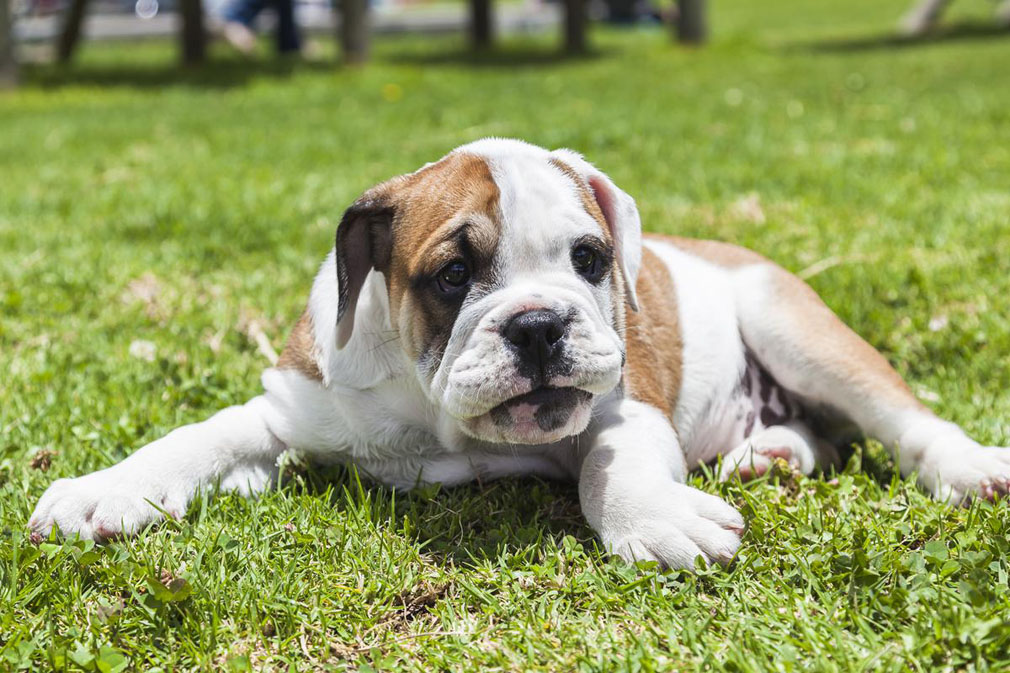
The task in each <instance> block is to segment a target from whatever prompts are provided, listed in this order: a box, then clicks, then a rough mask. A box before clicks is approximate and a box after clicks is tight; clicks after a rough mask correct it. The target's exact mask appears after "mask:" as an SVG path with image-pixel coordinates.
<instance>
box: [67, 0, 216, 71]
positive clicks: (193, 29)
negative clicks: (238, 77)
mask: <svg viewBox="0 0 1010 673" xmlns="http://www.w3.org/2000/svg"><path fill="white" fill-rule="evenodd" d="M75 1H76V0H75ZM179 14H180V16H181V18H182V26H181V29H180V31H179V40H180V44H179V47H180V49H181V50H182V51H181V55H182V63H183V65H195V64H197V63H203V62H204V60H205V59H206V56H207V33H206V31H205V30H204V27H203V3H202V2H201V0H180V1H179Z"/></svg>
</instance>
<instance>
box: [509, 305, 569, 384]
mask: <svg viewBox="0 0 1010 673" xmlns="http://www.w3.org/2000/svg"><path fill="white" fill-rule="evenodd" d="M502 335H503V336H504V337H505V339H506V340H507V341H508V342H509V343H510V344H512V345H513V346H515V347H516V350H517V351H518V352H519V356H520V357H521V358H522V359H523V360H525V361H526V362H529V363H530V364H535V365H536V366H537V367H538V369H539V370H540V373H541V375H542V374H543V373H544V370H545V369H546V367H547V363H548V362H549V361H550V360H551V358H552V357H553V356H554V355H556V354H557V352H558V351H559V350H560V345H561V339H562V337H564V336H565V323H564V322H563V321H562V320H561V316H559V315H558V314H557V313H555V312H554V311H547V310H544V309H540V310H536V311H526V312H525V313H519V314H518V315H515V316H513V317H512V319H511V320H509V322H508V324H507V325H505V329H504V330H502Z"/></svg>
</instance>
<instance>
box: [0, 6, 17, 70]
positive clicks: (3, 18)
mask: <svg viewBox="0 0 1010 673" xmlns="http://www.w3.org/2000/svg"><path fill="white" fill-rule="evenodd" d="M12 4H13V2H12V0H0V89H6V88H10V87H13V86H15V85H17V83H18V62H17V59H16V58H15V57H14V18H13V17H12V16H11V5H12Z"/></svg>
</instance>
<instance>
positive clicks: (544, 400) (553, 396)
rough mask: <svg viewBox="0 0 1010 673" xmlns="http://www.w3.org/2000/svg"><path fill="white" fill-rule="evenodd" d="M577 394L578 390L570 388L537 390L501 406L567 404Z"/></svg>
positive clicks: (507, 401)
mask: <svg viewBox="0 0 1010 673" xmlns="http://www.w3.org/2000/svg"><path fill="white" fill-rule="evenodd" d="M579 392H580V391H579V389H578V388H571V387H566V388H537V389H536V390H532V391H530V392H528V393H526V394H525V395H519V396H518V397H513V398H512V399H510V400H506V401H505V402H503V403H502V406H506V407H511V406H513V405H516V404H529V405H531V406H534V407H539V406H541V405H543V404H550V403H552V402H555V403H557V402H567V401H568V400H569V398H571V397H573V396H575V395H577V394H578V393H579Z"/></svg>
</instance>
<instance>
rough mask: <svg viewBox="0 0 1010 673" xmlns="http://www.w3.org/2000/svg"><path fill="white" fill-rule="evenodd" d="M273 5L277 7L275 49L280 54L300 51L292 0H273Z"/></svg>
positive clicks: (300, 45) (300, 46)
mask: <svg viewBox="0 0 1010 673" xmlns="http://www.w3.org/2000/svg"><path fill="white" fill-rule="evenodd" d="M274 6H275V7H276V8H277V51H278V52H280V53H282V54H288V53H292V52H297V51H301V48H302V44H301V40H300V39H299V36H298V25H297V24H296V23H295V3H294V0H274Z"/></svg>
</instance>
